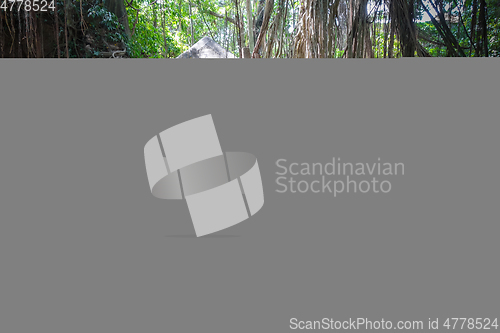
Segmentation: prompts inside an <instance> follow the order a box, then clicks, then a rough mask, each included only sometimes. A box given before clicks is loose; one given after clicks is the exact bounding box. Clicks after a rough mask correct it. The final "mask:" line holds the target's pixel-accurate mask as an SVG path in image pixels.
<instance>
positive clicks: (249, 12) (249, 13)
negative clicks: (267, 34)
mask: <svg viewBox="0 0 500 333" xmlns="http://www.w3.org/2000/svg"><path fill="white" fill-rule="evenodd" d="M246 5H247V23H248V46H249V48H250V50H253V46H254V43H253V17H252V3H251V1H250V0H246Z"/></svg>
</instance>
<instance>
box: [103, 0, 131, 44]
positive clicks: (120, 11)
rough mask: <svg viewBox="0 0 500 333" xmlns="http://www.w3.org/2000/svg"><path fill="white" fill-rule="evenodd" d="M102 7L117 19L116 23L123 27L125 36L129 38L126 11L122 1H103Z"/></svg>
mask: <svg viewBox="0 0 500 333" xmlns="http://www.w3.org/2000/svg"><path fill="white" fill-rule="evenodd" d="M104 5H105V6H106V9H107V10H109V11H110V12H111V13H113V14H115V15H116V17H118V21H119V22H120V23H121V24H122V25H123V28H124V29H125V34H126V35H127V37H130V35H131V34H130V27H129V25H128V17H127V10H126V8H125V3H124V2H123V0H105V1H104Z"/></svg>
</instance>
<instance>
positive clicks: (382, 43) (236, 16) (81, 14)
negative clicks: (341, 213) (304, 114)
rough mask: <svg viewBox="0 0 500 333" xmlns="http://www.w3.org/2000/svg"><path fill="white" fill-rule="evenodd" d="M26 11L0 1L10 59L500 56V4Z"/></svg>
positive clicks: (340, 0) (210, 0)
mask: <svg viewBox="0 0 500 333" xmlns="http://www.w3.org/2000/svg"><path fill="white" fill-rule="evenodd" d="M24 1H25V2H23V3H20V2H17V3H12V2H11V1H9V0H0V5H1V9H0V57H2V58H175V57H177V56H179V55H180V54H181V53H182V52H184V51H186V50H188V49H189V47H190V46H191V45H193V44H194V43H196V42H197V41H198V40H199V39H200V38H202V37H204V36H209V37H211V38H212V39H213V40H215V41H216V42H217V43H219V44H220V45H221V46H222V47H224V48H225V49H227V50H229V51H230V52H232V53H233V54H234V55H235V56H236V57H240V58H243V57H252V58H399V57H498V56H500V37H499V36H500V23H499V16H500V0H90V1H81V0H53V1H47V3H48V5H49V6H50V8H49V9H48V11H46V12H41V11H34V9H33V6H34V5H35V4H36V1H38V0H31V1H30V3H29V6H27V7H24V6H25V5H26V0H24ZM40 1H41V0H40ZM40 1H38V2H39V3H40ZM19 5H22V6H20V7H19V10H18V6H19ZM11 7H12V8H11ZM21 7H22V8H21Z"/></svg>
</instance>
